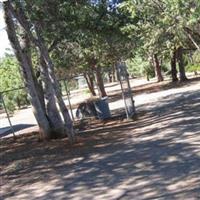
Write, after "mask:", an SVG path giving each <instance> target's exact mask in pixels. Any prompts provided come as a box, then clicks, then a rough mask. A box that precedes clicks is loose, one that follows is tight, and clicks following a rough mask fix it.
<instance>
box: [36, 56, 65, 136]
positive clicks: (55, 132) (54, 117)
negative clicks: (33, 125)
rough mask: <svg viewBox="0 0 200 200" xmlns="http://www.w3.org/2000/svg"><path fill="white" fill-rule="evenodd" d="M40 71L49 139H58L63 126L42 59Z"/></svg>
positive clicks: (61, 133) (62, 132)
mask: <svg viewBox="0 0 200 200" xmlns="http://www.w3.org/2000/svg"><path fill="white" fill-rule="evenodd" d="M40 69H41V72H42V74H41V75H42V80H43V82H44V96H45V99H46V112H47V115H48V119H49V122H50V125H51V128H52V132H51V137H52V138H59V137H62V136H63V134H64V125H63V121H62V119H61V116H60V113H59V111H58V108H57V106H56V99H55V92H54V89H53V86H52V83H51V79H50V77H49V73H48V67H47V66H46V63H45V61H44V59H43V58H42V57H41V58H40Z"/></svg>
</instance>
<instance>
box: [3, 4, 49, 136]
mask: <svg viewBox="0 0 200 200" xmlns="http://www.w3.org/2000/svg"><path fill="white" fill-rule="evenodd" d="M3 5H4V13H5V22H6V26H7V28H6V31H7V34H8V38H9V40H10V43H11V45H12V48H13V49H14V52H15V55H16V57H17V59H18V62H19V63H20V66H21V72H22V75H23V78H24V81H25V86H26V88H27V92H28V94H29V97H30V102H31V104H32V107H33V113H34V116H35V118H36V120H37V123H38V126H39V128H40V136H41V139H49V137H50V126H49V121H48V119H47V118H46V114H45V113H44V110H43V108H42V105H41V102H40V99H39V97H38V93H37V89H36V87H35V81H34V78H33V73H32V66H30V61H29V60H28V56H27V47H26V43H25V41H23V42H22V47H21V45H20V43H19V40H18V38H17V34H16V31H15V24H14V21H13V17H12V13H11V11H10V9H9V7H8V2H4V4H3Z"/></svg>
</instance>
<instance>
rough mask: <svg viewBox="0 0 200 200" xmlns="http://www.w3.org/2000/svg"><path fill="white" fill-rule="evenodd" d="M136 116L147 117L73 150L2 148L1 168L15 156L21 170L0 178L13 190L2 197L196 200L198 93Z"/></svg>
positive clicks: (89, 137)
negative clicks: (41, 185)
mask: <svg viewBox="0 0 200 200" xmlns="http://www.w3.org/2000/svg"><path fill="white" fill-rule="evenodd" d="M138 109H139V113H140V112H141V113H144V112H146V113H145V115H144V114H142V115H139V119H138V120H137V121H134V122H130V123H125V124H123V125H122V126H119V127H117V128H113V127H108V128H106V127H105V128H104V130H97V131H93V132H90V133H85V134H82V135H79V138H78V141H79V142H78V143H77V144H76V145H74V146H72V147H69V146H67V141H66V139H63V140H60V141H51V142H49V143H48V144H43V143H37V142H36V141H34V140H33V141H32V143H31V142H30V140H29V141H27V140H25V139H24V140H21V143H20V144H19V143H18V146H17V147H15V149H9V150H8V149H6V148H3V153H2V159H1V161H2V165H3V166H6V165H10V164H11V163H12V162H13V156H15V157H14V159H15V161H16V162H17V163H18V165H17V166H15V168H14V169H8V170H7V171H5V170H4V171H3V172H2V176H3V177H6V180H7V181H8V183H9V184H10V185H9V189H7V190H6V192H4V193H3V195H2V198H3V199H14V198H16V197H20V195H24V196H23V197H24V199H38V200H46V199H109V200H110V199H123V200H124V199H138V200H140V199H148V200H149V199H170V200H171V199H200V167H199V166H200V147H199V144H200V138H199V135H200V92H199V91H194V92H185V93H180V94H176V95H174V96H168V97H165V98H163V99H162V98H161V99H160V101H159V102H158V103H157V104H156V105H151V104H147V105H143V106H141V107H140V108H138ZM27 145H28V146H29V148H28V149H27ZM12 180H18V181H12ZM39 183H40V184H41V183H43V185H45V183H46V184H48V185H49V188H48V189H41V190H40V188H37V187H36V185H37V184H39ZM38 187H39V186H38ZM36 188H37V189H36ZM36 191H37V192H36ZM38 191H43V192H41V193H40V192H38ZM30 194H31V195H30Z"/></svg>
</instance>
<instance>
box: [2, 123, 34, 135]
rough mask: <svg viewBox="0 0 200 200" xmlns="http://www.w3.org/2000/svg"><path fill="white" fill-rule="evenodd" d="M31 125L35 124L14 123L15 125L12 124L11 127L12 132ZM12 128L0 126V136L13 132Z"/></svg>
mask: <svg viewBox="0 0 200 200" xmlns="http://www.w3.org/2000/svg"><path fill="white" fill-rule="evenodd" d="M33 126H35V124H16V125H13V126H12V127H13V130H14V132H17V131H21V130H23V129H26V128H30V127H33ZM13 130H12V128H11V127H10V126H7V127H3V128H0V138H1V137H5V136H6V135H9V134H11V133H13Z"/></svg>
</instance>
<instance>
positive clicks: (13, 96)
mask: <svg viewBox="0 0 200 200" xmlns="http://www.w3.org/2000/svg"><path fill="white" fill-rule="evenodd" d="M0 77H1V84H0V92H4V91H8V92H4V93H3V98H4V101H5V104H6V107H7V109H8V110H9V111H11V112H12V111H14V110H15V108H16V107H20V106H23V105H25V104H27V103H28V97H27V94H26V92H25V90H24V89H20V90H15V91H9V90H12V89H15V88H21V87H23V81H22V78H21V75H20V73H19V65H18V62H17V60H16V59H15V57H13V56H6V57H4V58H3V59H2V60H1V61H0Z"/></svg>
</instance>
